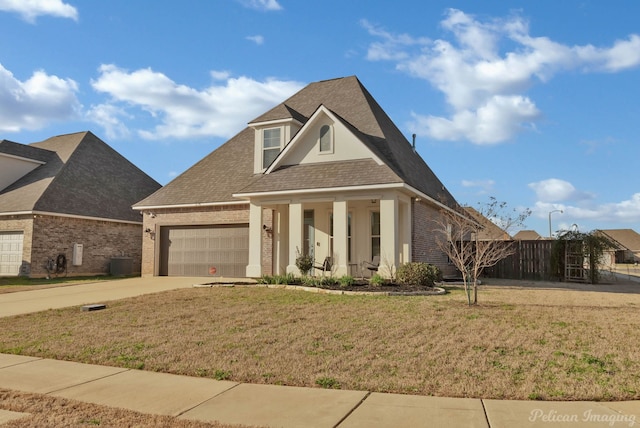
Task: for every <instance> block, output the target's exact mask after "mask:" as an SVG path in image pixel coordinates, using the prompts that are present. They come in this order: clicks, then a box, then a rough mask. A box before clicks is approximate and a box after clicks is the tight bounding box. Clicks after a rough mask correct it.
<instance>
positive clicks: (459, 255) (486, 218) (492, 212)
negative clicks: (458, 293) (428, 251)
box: [434, 197, 531, 305]
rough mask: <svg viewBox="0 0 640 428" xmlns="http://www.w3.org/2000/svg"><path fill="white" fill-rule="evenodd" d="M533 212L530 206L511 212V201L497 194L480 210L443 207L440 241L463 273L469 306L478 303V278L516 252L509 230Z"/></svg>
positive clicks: (437, 229) (440, 220) (437, 233)
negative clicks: (499, 197) (501, 198)
mask: <svg viewBox="0 0 640 428" xmlns="http://www.w3.org/2000/svg"><path fill="white" fill-rule="evenodd" d="M530 214H531V210H529V209H525V210H523V211H522V212H517V211H516V210H515V209H514V210H511V211H508V209H507V204H506V203H505V202H498V201H497V200H496V198H494V197H491V198H490V199H489V202H488V203H486V204H484V205H481V206H480V207H479V209H478V210H475V209H473V208H470V207H466V208H459V209H453V208H452V209H445V208H443V209H441V210H440V215H439V218H438V219H437V220H434V222H435V223H436V228H435V232H436V244H437V245H438V248H439V249H440V250H441V251H442V252H444V253H445V254H446V255H447V256H448V257H449V260H450V261H451V263H453V265H454V266H455V267H456V268H457V269H458V270H459V271H460V272H461V273H462V281H463V285H464V290H465V292H466V294H467V301H468V303H469V305H472V304H473V305H475V304H477V303H478V278H479V277H480V275H481V274H482V271H483V269H485V268H487V267H491V266H494V265H495V264H496V263H498V262H499V261H500V260H502V259H504V258H505V257H508V256H510V255H511V254H513V253H514V252H515V247H514V246H513V241H511V238H510V236H509V231H510V230H511V229H513V228H514V227H518V226H521V225H522V224H523V223H524V220H525V219H526V218H527V217H529V215H530ZM471 291H473V298H472V296H471V294H472V293H471Z"/></svg>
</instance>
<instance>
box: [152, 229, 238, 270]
mask: <svg viewBox="0 0 640 428" xmlns="http://www.w3.org/2000/svg"><path fill="white" fill-rule="evenodd" d="M160 239H161V241H160V250H161V251H160V275H169V276H211V274H210V269H211V268H212V267H214V268H215V270H216V273H215V276H225V277H236V278H242V277H244V276H246V269H247V264H248V263H249V225H248V224H243V225H232V226H198V227H193V226H189V227H184V226H180V227H178V226H171V227H162V228H160Z"/></svg>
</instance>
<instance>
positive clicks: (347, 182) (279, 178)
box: [241, 159, 402, 193]
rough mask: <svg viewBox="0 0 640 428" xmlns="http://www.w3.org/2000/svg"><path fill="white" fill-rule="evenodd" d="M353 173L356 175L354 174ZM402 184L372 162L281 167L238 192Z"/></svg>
mask: <svg viewBox="0 0 640 428" xmlns="http://www.w3.org/2000/svg"><path fill="white" fill-rule="evenodd" d="M354 171H357V173H354ZM388 183H402V180H400V179H399V178H398V177H397V176H396V175H395V174H394V173H393V172H392V171H390V169H389V168H387V167H386V166H384V165H378V164H377V163H376V162H375V161H374V160H372V159H359V160H352V161H340V162H329V163H311V164H302V165H291V166H284V167H281V168H279V169H278V170H276V171H274V172H272V173H271V174H268V175H265V176H263V177H262V178H260V180H255V181H254V182H253V183H252V184H251V185H249V186H247V187H245V188H244V189H242V190H241V193H260V192H278V191H285V190H303V189H321V188H331V187H344V186H375V185H379V184H388Z"/></svg>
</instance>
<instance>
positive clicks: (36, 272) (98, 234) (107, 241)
mask: <svg viewBox="0 0 640 428" xmlns="http://www.w3.org/2000/svg"><path fill="white" fill-rule="evenodd" d="M141 236H142V225H140V224H131V223H118V222H110V221H101V220H90V219H83V218H71V217H57V216H48V215H37V216H35V218H34V219H33V240H32V245H31V273H30V276H32V277H42V276H46V275H47V271H46V268H45V266H46V263H47V260H49V259H51V258H54V259H55V258H56V257H57V256H58V255H59V254H64V255H65V257H66V259H67V275H69V276H78V275H104V274H109V273H110V263H111V258H112V257H120V256H126V257H131V258H132V270H133V272H132V273H133V274H139V273H140V263H141V259H142V242H141ZM25 241H26V239H25ZM74 243H78V244H82V245H83V255H82V264H81V265H80V266H73V263H72V255H73V254H72V253H73V244H74Z"/></svg>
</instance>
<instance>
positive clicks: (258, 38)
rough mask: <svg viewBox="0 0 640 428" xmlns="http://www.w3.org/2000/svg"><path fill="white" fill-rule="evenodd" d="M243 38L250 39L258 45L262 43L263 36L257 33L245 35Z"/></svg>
mask: <svg viewBox="0 0 640 428" xmlns="http://www.w3.org/2000/svg"><path fill="white" fill-rule="evenodd" d="M245 39H247V40H250V41H252V42H253V43H255V44H256V45H258V46H260V45H262V44H264V37H263V36H261V35H259V34H258V35H255V36H247V37H245Z"/></svg>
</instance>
